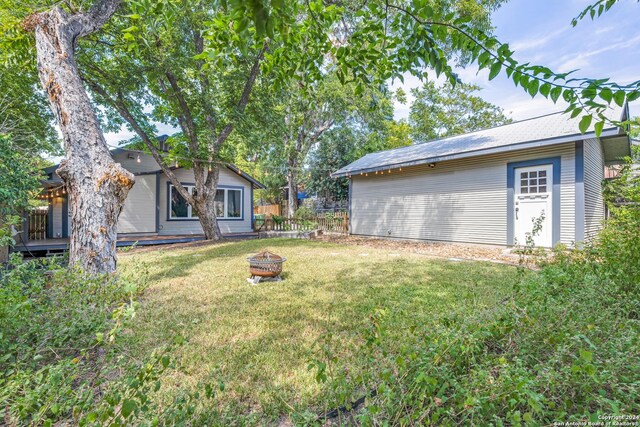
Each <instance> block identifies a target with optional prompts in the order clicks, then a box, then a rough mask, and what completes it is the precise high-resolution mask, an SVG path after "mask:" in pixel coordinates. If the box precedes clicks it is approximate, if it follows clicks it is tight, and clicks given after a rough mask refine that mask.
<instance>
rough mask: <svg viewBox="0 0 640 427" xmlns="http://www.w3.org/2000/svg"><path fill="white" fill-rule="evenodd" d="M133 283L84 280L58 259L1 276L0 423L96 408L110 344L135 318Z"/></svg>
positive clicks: (13, 265)
mask: <svg viewBox="0 0 640 427" xmlns="http://www.w3.org/2000/svg"><path fill="white" fill-rule="evenodd" d="M137 273H138V274H139V276H138V277H139V278H138V279H137V280H136V281H135V282H134V281H132V280H131V278H129V277H122V276H121V277H117V278H116V277H102V276H101V277H96V276H93V277H90V276H87V275H84V274H82V273H80V272H78V271H74V270H72V269H69V268H66V267H63V265H62V262H61V261H60V260H58V259H53V260H50V259H45V260H38V261H29V262H23V261H22V259H21V257H20V256H19V255H17V254H14V255H13V256H12V258H11V260H10V263H9V265H8V266H7V268H6V269H5V270H2V272H1V273H0V274H1V276H0V354H1V356H0V419H4V420H10V421H11V422H12V423H16V424H18V423H24V424H34V425H39V424H48V423H51V422H53V421H56V420H59V419H67V418H68V417H71V416H75V417H77V416H79V414H81V413H82V412H84V411H86V410H88V409H89V408H90V407H92V406H93V405H94V404H95V401H94V400H95V395H96V391H97V389H98V388H99V386H100V384H99V381H100V380H101V377H100V375H99V373H100V370H101V368H102V365H103V364H104V363H105V362H106V357H107V354H106V352H107V349H108V347H107V346H106V344H108V343H109V342H112V341H113V339H114V338H115V335H116V334H117V333H118V331H119V330H120V328H121V327H122V323H123V321H125V320H126V319H127V318H130V317H131V316H132V315H133V313H134V310H135V303H134V301H133V297H134V296H135V295H137V294H138V293H139V292H141V286H142V285H143V284H144V281H143V280H144V277H145V274H144V269H138V270H137Z"/></svg>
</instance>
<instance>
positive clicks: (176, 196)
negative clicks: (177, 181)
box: [169, 185, 198, 219]
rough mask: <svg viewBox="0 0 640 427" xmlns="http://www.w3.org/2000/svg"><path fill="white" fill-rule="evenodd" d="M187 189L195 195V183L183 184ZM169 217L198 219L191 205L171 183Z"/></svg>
mask: <svg viewBox="0 0 640 427" xmlns="http://www.w3.org/2000/svg"><path fill="white" fill-rule="evenodd" d="M183 187H184V188H186V189H187V191H188V192H189V194H191V195H193V191H194V189H195V187H194V186H193V185H183ZM169 200H170V206H169V218H170V219H198V214H196V213H195V212H194V211H193V209H192V208H191V205H190V204H189V203H187V201H186V200H185V199H184V197H182V195H181V194H180V193H179V192H178V190H177V189H176V188H175V187H174V186H173V185H171V186H170V187H169Z"/></svg>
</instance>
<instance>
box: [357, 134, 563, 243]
mask: <svg viewBox="0 0 640 427" xmlns="http://www.w3.org/2000/svg"><path fill="white" fill-rule="evenodd" d="M556 156H560V157H561V174H560V175H561V176H560V240H561V241H562V242H563V243H566V244H571V243H572V242H573V241H574V238H575V146H574V144H573V143H570V144H562V145H557V146H552V147H546V148H537V149H529V150H523V151H519V152H518V151H514V152H512V153H502V154H496V155H487V156H479V157H474V158H470V159H461V160H451V161H444V162H440V163H438V164H437V165H436V167H435V168H433V169H430V168H428V167H427V166H418V167H412V168H403V170H402V172H398V171H392V172H391V173H390V174H389V173H388V172H386V171H385V173H384V174H383V175H375V174H373V173H369V176H368V177H365V176H361V175H354V176H352V193H351V212H352V218H351V226H352V233H353V234H362V235H371V236H389V237H397V238H410V239H425V240H442V241H452V242H470V243H488V244H496V245H506V244H507V163H509V162H516V161H523V160H533V159H540V158H546V157H556Z"/></svg>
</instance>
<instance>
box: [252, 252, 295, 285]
mask: <svg viewBox="0 0 640 427" xmlns="http://www.w3.org/2000/svg"><path fill="white" fill-rule="evenodd" d="M286 260H287V259H286V258H283V257H281V256H280V255H276V254H274V253H272V252H269V251H264V252H260V253H259V254H256V255H254V256H252V257H249V258H247V261H249V273H250V274H251V277H250V278H249V279H247V280H248V281H249V283H252V284H254V285H255V284H258V283H260V281H261V280H264V279H270V280H275V281H277V282H279V281H281V280H282V277H280V273H282V264H283V263H284V262H285V261H286Z"/></svg>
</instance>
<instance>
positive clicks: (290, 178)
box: [287, 166, 298, 218]
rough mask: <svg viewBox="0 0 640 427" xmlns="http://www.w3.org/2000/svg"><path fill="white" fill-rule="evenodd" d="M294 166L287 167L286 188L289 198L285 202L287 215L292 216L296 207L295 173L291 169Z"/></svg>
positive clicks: (296, 187)
mask: <svg viewBox="0 0 640 427" xmlns="http://www.w3.org/2000/svg"><path fill="white" fill-rule="evenodd" d="M293 168H294V166H291V167H290V168H289V173H287V189H288V190H289V200H288V203H287V215H288V216H289V218H292V217H293V214H295V213H296V210H297V209H298V183H297V182H296V174H295V171H294V170H293Z"/></svg>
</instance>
